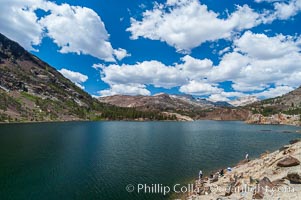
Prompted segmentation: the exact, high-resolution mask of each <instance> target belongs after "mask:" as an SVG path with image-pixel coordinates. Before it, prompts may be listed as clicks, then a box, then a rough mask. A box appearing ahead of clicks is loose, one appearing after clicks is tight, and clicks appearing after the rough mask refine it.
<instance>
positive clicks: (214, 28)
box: [127, 0, 263, 52]
mask: <svg viewBox="0 0 301 200" xmlns="http://www.w3.org/2000/svg"><path fill="white" fill-rule="evenodd" d="M261 18H263V16H261V14H258V13H257V12H255V11H254V10H252V9H251V8H250V7H249V6H248V5H243V6H237V8H236V10H235V11H234V12H233V13H232V14H230V15H229V16H228V17H227V18H226V19H223V18H221V17H219V14H218V13H215V12H214V11H211V10H209V9H208V7H207V6H206V5H204V4H201V3H200V2H199V1H198V0H177V1H176V0H172V1H171V0H169V1H167V2H166V4H158V3H156V4H155V6H154V8H153V10H146V11H145V12H143V18H142V19H141V20H137V19H134V18H131V26H130V27H129V28H128V29H127V31H129V32H131V34H132V36H131V38H132V39H138V38H139V37H144V38H148V39H151V40H160V41H164V42H166V43H167V44H168V45H170V46H173V47H175V48H176V49H177V50H178V51H183V52H187V51H190V50H191V49H193V48H195V47H197V46H199V45H201V44H202V43H204V42H206V41H215V40H218V39H223V38H229V37H230V36H231V35H232V34H233V32H235V31H240V30H244V29H249V28H252V27H254V26H257V25H258V24H260V23H262V19H261Z"/></svg>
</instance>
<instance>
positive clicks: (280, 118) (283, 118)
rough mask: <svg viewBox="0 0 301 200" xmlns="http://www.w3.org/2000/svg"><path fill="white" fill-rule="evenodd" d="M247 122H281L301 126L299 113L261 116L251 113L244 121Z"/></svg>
mask: <svg viewBox="0 0 301 200" xmlns="http://www.w3.org/2000/svg"><path fill="white" fill-rule="evenodd" d="M245 122H246V123H248V124H282V125H294V126H301V119H300V115H286V114H283V113H278V114H274V115H271V116H263V115H261V114H253V115H251V116H249V117H248V119H247V120H246V121H245Z"/></svg>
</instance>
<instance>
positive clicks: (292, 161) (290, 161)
mask: <svg viewBox="0 0 301 200" xmlns="http://www.w3.org/2000/svg"><path fill="white" fill-rule="evenodd" d="M297 165H300V161H299V160H298V159H297V158H294V157H292V156H288V157H286V158H284V159H282V160H280V161H279V162H278V163H277V166H278V167H292V166H297Z"/></svg>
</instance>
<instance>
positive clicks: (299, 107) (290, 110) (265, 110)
mask: <svg viewBox="0 0 301 200" xmlns="http://www.w3.org/2000/svg"><path fill="white" fill-rule="evenodd" d="M244 108H245V109H248V110H251V111H252V114H253V115H250V117H249V118H248V119H247V122H249V123H257V124H291V125H301V87H299V88H297V89H295V90H293V91H291V92H289V93H287V94H284V95H282V96H280V97H275V98H271V99H265V100H262V101H259V102H255V103H252V104H249V105H247V106H245V107H244Z"/></svg>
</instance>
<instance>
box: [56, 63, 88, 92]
mask: <svg viewBox="0 0 301 200" xmlns="http://www.w3.org/2000/svg"><path fill="white" fill-rule="evenodd" d="M58 71H59V72H60V73H61V74H63V76H65V77H66V78H68V79H69V80H70V81H72V82H73V83H75V84H76V85H77V86H78V87H80V88H81V89H84V86H82V85H81V84H82V83H84V82H86V81H87V80H88V76H86V75H84V74H81V73H79V72H74V71H71V70H68V69H65V68H63V69H61V70H58Z"/></svg>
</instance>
